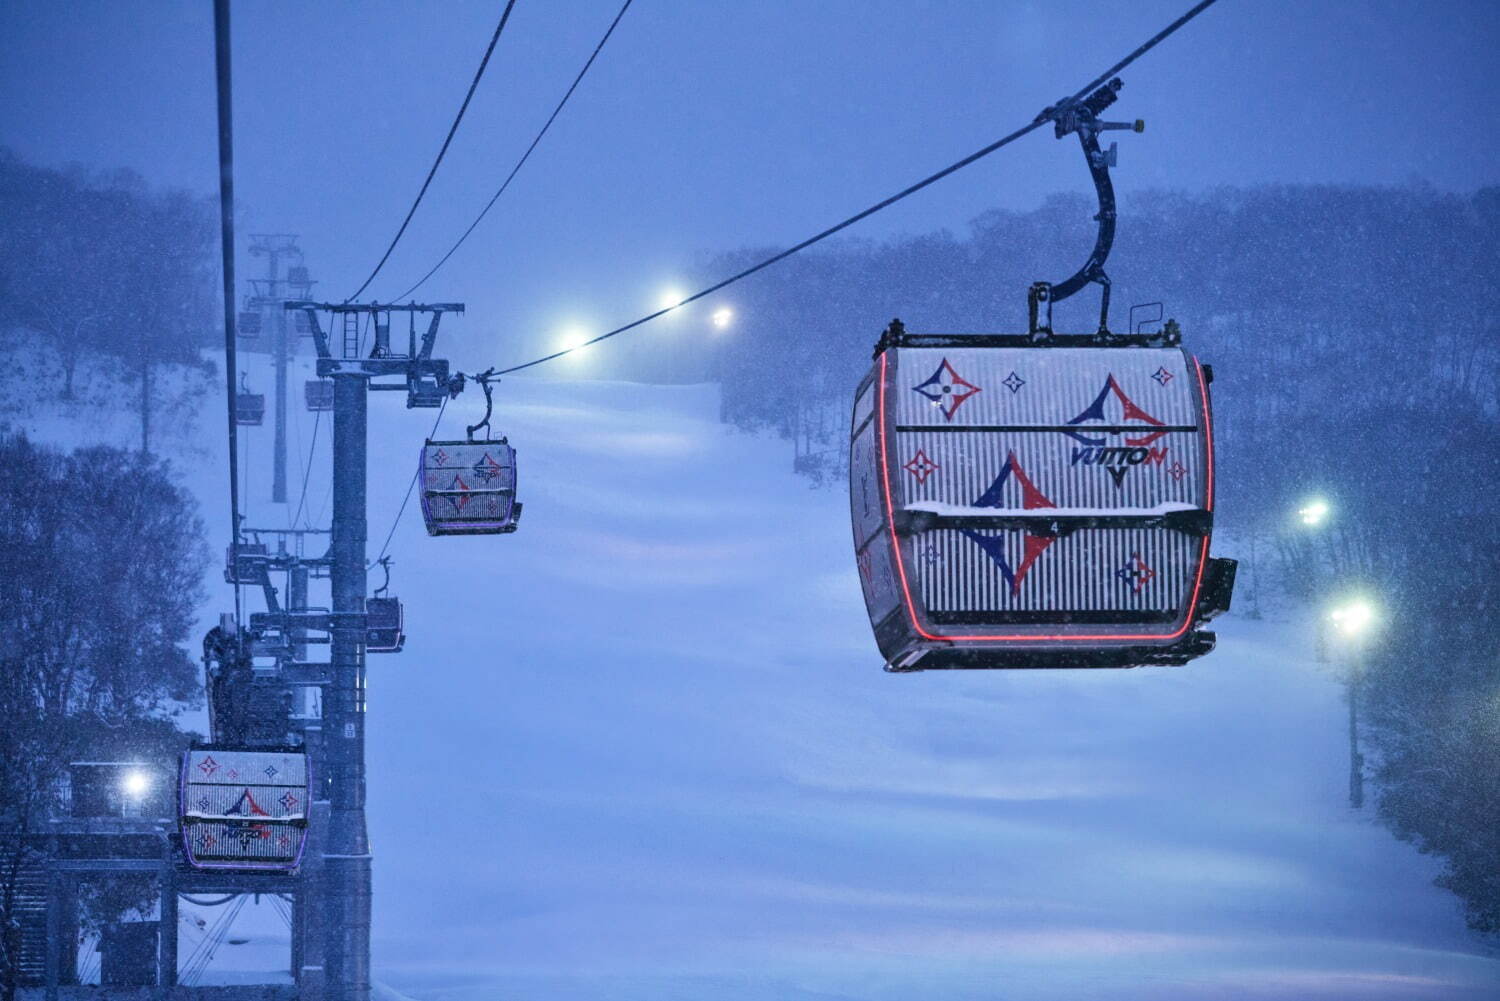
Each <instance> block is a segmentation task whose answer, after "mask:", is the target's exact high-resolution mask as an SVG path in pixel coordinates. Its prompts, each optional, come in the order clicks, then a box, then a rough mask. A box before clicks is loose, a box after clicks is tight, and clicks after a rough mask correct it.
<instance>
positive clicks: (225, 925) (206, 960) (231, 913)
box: [189, 895, 248, 987]
mask: <svg viewBox="0 0 1500 1001" xmlns="http://www.w3.org/2000/svg"><path fill="white" fill-rule="evenodd" d="M247 899H248V898H247V897H245V896H244V895H241V896H240V899H239V900H237V901H235V902H234V903H233V904H231V905H230V906H229V907H226V908H225V909H224V914H223V920H222V921H221V922H220V926H219V928H218V930H217V931H216V932H215V933H214V934H213V935H212V936H211V937H210V939H209V940H208V942H209V947H208V950H207V951H206V952H205V953H204V954H203V957H202V959H200V960H199V962H198V968H197V969H196V970H194V971H193V973H192V981H191V983H190V984H189V986H194V987H195V986H197V984H198V981H199V980H201V979H202V978H203V974H204V972H205V971H206V970H207V969H208V964H210V963H212V962H213V961H214V955H215V954H216V953H217V952H218V951H219V946H221V945H223V944H224V939H225V938H226V937H227V936H228V935H229V929H230V928H231V927H232V926H233V925H234V920H235V918H237V917H239V916H240V911H242V910H244V909H245V901H246V900H247Z"/></svg>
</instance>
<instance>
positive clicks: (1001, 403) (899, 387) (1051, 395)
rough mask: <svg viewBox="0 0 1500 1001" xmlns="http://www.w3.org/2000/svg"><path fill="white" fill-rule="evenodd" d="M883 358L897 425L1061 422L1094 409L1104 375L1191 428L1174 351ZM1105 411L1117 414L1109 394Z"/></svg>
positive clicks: (1192, 409)
mask: <svg viewBox="0 0 1500 1001" xmlns="http://www.w3.org/2000/svg"><path fill="white" fill-rule="evenodd" d="M888 354H890V355H891V356H892V361H893V363H894V371H893V374H892V385H891V392H890V394H889V397H888V399H887V404H888V405H894V410H893V412H892V414H891V416H892V417H893V418H894V421H895V423H896V424H902V425H905V424H925V425H932V426H935V427H964V426H974V425H986V424H1004V425H1011V424H1031V425H1054V424H1065V423H1067V422H1068V421H1069V420H1072V419H1073V418H1075V417H1077V416H1078V415H1079V414H1081V413H1083V412H1084V411H1086V410H1087V409H1088V408H1089V406H1090V405H1091V404H1093V402H1094V401H1095V399H1097V398H1098V396H1099V393H1100V391H1101V390H1103V389H1104V388H1105V387H1106V386H1107V385H1108V384H1109V380H1110V378H1111V377H1113V378H1114V381H1115V384H1116V385H1118V386H1119V388H1120V389H1121V391H1122V392H1123V393H1124V394H1125V396H1126V397H1127V398H1128V399H1130V400H1132V401H1133V402H1134V403H1136V404H1137V405H1138V406H1140V407H1141V408H1142V409H1143V410H1144V411H1145V412H1146V413H1149V414H1150V415H1151V416H1152V417H1155V418H1156V419H1157V420H1159V421H1162V422H1163V423H1165V424H1177V425H1194V426H1196V425H1197V423H1198V418H1199V414H1198V408H1197V404H1196V401H1195V396H1194V391H1195V389H1196V385H1195V384H1196V378H1195V377H1192V374H1191V373H1190V372H1189V370H1188V363H1187V357H1186V355H1185V354H1184V353H1183V352H1182V351H1181V350H1179V349H1176V348H900V349H897V350H893V351H890V352H888ZM945 362H946V364H947V368H946V370H945V368H944V363H945ZM1159 373H1164V374H1159ZM1012 375H1014V376H1015V378H1014V379H1012V378H1011V377H1012ZM934 376H937V377H938V379H937V380H936V381H935V382H933V383H931V384H930V385H927V386H926V388H925V390H919V387H922V386H923V385H924V384H926V383H928V380H930V379H933V377H934ZM953 376H957V378H958V379H961V380H963V382H965V383H967V384H968V385H967V386H964V385H962V384H959V383H957V382H955V381H954V379H953ZM945 387H947V388H948V389H949V390H950V391H949V392H946V393H945V392H943V389H944V388H945ZM960 397H962V399H959V398H960ZM1106 413H1107V415H1108V416H1109V417H1110V418H1111V419H1113V418H1115V417H1118V416H1121V406H1120V403H1119V400H1118V398H1115V397H1114V395H1113V393H1111V400H1110V401H1109V402H1107V404H1106Z"/></svg>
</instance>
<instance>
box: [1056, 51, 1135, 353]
mask: <svg viewBox="0 0 1500 1001" xmlns="http://www.w3.org/2000/svg"><path fill="white" fill-rule="evenodd" d="M1122 86H1124V84H1123V82H1122V81H1121V80H1120V78H1119V77H1115V78H1114V79H1112V80H1110V81H1109V82H1108V83H1106V84H1104V85H1103V86H1101V87H1100V88H1099V89H1098V90H1096V91H1094V92H1093V93H1092V94H1090V95H1089V96H1088V97H1086V98H1083V99H1082V100H1080V99H1078V98H1075V97H1065V98H1063V99H1062V100H1061V101H1059V102H1058V103H1057V104H1054V105H1051V106H1049V107H1047V108H1045V109H1044V110H1043V111H1042V112H1041V114H1039V115H1037V117H1036V119H1035V121H1039V122H1040V121H1049V120H1050V121H1051V122H1052V123H1053V134H1054V135H1055V136H1056V137H1057V138H1059V139H1061V138H1063V137H1064V136H1066V135H1070V134H1076V135H1077V136H1078V143H1079V145H1080V147H1081V148H1082V149H1083V156H1084V161H1085V162H1086V163H1087V164H1088V168H1089V174H1090V176H1091V177H1093V179H1094V190H1095V192H1096V194H1097V195H1098V198H1099V213H1098V215H1096V216H1094V220H1095V221H1096V222H1097V223H1098V224H1099V230H1098V234H1097V236H1096V237H1095V239H1094V249H1093V252H1092V253H1090V254H1089V257H1088V260H1087V261H1085V262H1084V264H1083V267H1081V268H1079V269H1078V270H1077V271H1076V272H1075V273H1074V274H1073V275H1072V277H1070V278H1068V279H1066V280H1065V281H1061V282H1058V283H1057V284H1055V285H1054V284H1052V283H1049V282H1033V283H1032V285H1031V289H1030V291H1029V292H1028V293H1027V315H1028V317H1029V326H1030V331H1031V337H1032V339H1033V340H1037V341H1044V340H1046V339H1047V338H1050V337H1051V336H1052V304H1053V303H1055V302H1061V301H1062V300H1064V299H1066V298H1068V297H1069V296H1071V295H1073V294H1074V293H1076V292H1078V291H1079V290H1080V289H1082V288H1083V287H1084V286H1085V285H1089V284H1095V285H1098V286H1099V288H1100V303H1099V330H1098V336H1099V338H1100V339H1101V340H1108V339H1110V338H1111V337H1113V336H1114V335H1113V334H1111V333H1110V330H1109V291H1110V281H1109V275H1107V274H1106V273H1105V271H1104V262H1105V259H1106V258H1108V257H1109V251H1110V248H1111V247H1112V246H1113V245H1114V240H1115V189H1114V185H1113V184H1112V183H1111V181H1110V177H1109V168H1111V167H1113V166H1114V165H1115V164H1116V162H1117V161H1118V144H1117V143H1110V144H1109V149H1108V150H1103V149H1100V147H1099V133H1100V132H1106V131H1112V130H1128V131H1131V132H1144V131H1145V130H1146V123H1145V122H1144V121H1143V120H1141V119H1139V118H1137V119H1136V120H1135V121H1134V122H1105V121H1100V119H1099V115H1100V114H1101V113H1102V112H1103V111H1104V109H1105V108H1108V107H1109V106H1110V105H1111V104H1114V103H1115V100H1116V95H1117V94H1118V93H1119V91H1120V88H1121V87H1122Z"/></svg>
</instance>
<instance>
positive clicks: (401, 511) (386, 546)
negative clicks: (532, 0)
mask: <svg viewBox="0 0 1500 1001" xmlns="http://www.w3.org/2000/svg"><path fill="white" fill-rule="evenodd" d="M626 6H629V4H627V5H626ZM447 409H448V398H447V397H444V398H443V403H442V405H441V406H439V407H438V413H437V420H435V421H433V422H432V430H431V431H429V432H427V440H428V441H431V440H432V436H433V435H435V434H437V429H438V425H439V424H441V423H442V422H443V411H445V410H447ZM421 472H422V468H421V467H420V466H418V467H417V471H416V472H415V473H412V474H411V482H410V483H408V484H407V485H406V496H405V497H402V498H401V507H400V508H399V509H398V510H397V511H396V517H395V519H394V520H393V521H392V522H391V530H390V531H389V532H386V533H385V544H384V545H382V546H381V547H380V555H379V556H377V557H375V559H374V560H373V561H372V562H371V563H370V566H374V565H375V564H376V563H379V562H380V561H381V560H383V559H385V554H386V550H388V549H390V548H391V539H393V538H395V537H396V526H397V525H399V524H401V516H402V515H404V514H406V505H407V502H408V501H410V500H411V492H412V488H413V487H415V486H416V485H417V476H418V475H420V474H421Z"/></svg>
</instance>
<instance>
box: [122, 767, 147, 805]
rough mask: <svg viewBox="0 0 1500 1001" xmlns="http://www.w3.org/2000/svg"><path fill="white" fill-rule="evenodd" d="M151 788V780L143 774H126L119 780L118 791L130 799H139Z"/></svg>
mask: <svg viewBox="0 0 1500 1001" xmlns="http://www.w3.org/2000/svg"><path fill="white" fill-rule="evenodd" d="M150 788H151V778H150V776H148V775H147V774H146V773H145V772H126V773H125V776H124V777H123V778H122V779H120V789H121V791H123V792H124V793H125V795H127V796H129V797H130V798H131V799H140V798H141V797H142V796H144V795H146V790H147V789H150Z"/></svg>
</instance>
